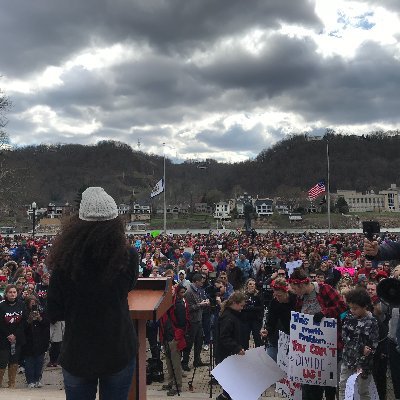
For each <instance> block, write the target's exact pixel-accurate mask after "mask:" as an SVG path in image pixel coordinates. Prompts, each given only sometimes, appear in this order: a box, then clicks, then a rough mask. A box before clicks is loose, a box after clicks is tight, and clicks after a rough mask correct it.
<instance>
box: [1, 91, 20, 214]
mask: <svg viewBox="0 0 400 400" xmlns="http://www.w3.org/2000/svg"><path fill="white" fill-rule="evenodd" d="M11 105H12V103H11V100H10V99H9V98H8V97H7V96H6V95H5V94H4V92H3V91H2V90H1V89H0V213H2V214H3V213H4V214H9V213H10V212H11V211H12V210H13V208H14V207H15V203H14V202H15V199H16V198H17V196H16V194H17V186H18V185H17V181H16V180H15V179H14V171H13V170H12V169H10V168H9V167H8V166H7V165H6V164H7V162H6V157H5V152H6V151H7V150H8V149H9V143H10V142H9V136H8V134H7V132H6V131H5V129H4V128H5V126H6V125H7V122H8V120H7V117H6V114H7V112H8V111H9V110H10V108H11Z"/></svg>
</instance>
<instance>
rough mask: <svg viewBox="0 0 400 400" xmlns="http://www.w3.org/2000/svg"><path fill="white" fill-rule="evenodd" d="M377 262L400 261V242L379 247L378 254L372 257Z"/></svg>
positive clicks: (387, 243)
mask: <svg viewBox="0 0 400 400" xmlns="http://www.w3.org/2000/svg"><path fill="white" fill-rule="evenodd" d="M372 258H373V259H374V260H377V261H389V260H398V259H400V242H386V243H383V244H381V245H380V246H379V250H378V254H377V255H376V256H375V257H372Z"/></svg>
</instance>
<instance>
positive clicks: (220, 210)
mask: <svg viewBox="0 0 400 400" xmlns="http://www.w3.org/2000/svg"><path fill="white" fill-rule="evenodd" d="M214 218H215V219H230V218H231V204H230V203H229V202H226V201H220V202H219V203H216V204H215V211H214Z"/></svg>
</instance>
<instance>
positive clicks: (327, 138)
mask: <svg viewBox="0 0 400 400" xmlns="http://www.w3.org/2000/svg"><path fill="white" fill-rule="evenodd" d="M326 163H327V173H328V174H327V175H328V182H327V187H326V189H327V196H326V200H327V206H328V235H330V234H331V194H330V171H329V136H328V135H327V136H326Z"/></svg>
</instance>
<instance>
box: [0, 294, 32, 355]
mask: <svg viewBox="0 0 400 400" xmlns="http://www.w3.org/2000/svg"><path fill="white" fill-rule="evenodd" d="M25 322H26V309H25V304H24V302H23V301H21V300H17V301H16V303H15V304H14V305H11V304H10V303H9V302H8V301H7V300H3V301H1V302H0V349H1V350H5V349H9V348H10V342H9V341H8V339H7V336H9V335H11V334H13V335H15V337H16V346H22V345H24V344H25V333H24V326H25Z"/></svg>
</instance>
